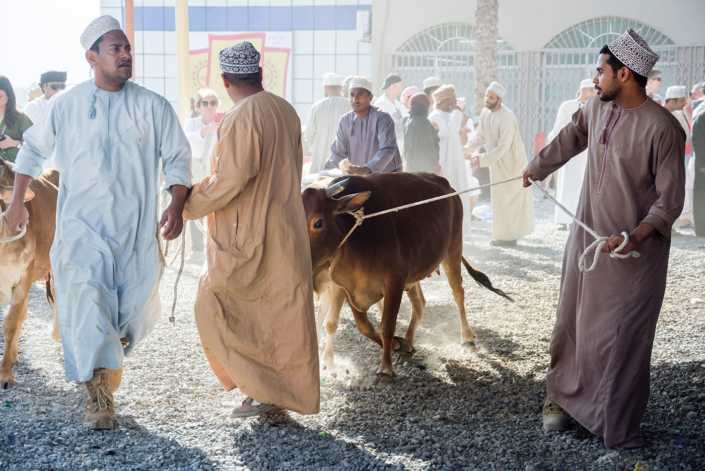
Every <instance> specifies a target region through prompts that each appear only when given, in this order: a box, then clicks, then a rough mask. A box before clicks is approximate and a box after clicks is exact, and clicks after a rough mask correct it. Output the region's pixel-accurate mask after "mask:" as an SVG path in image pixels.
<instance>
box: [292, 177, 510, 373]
mask: <svg viewBox="0 0 705 471" xmlns="http://www.w3.org/2000/svg"><path fill="white" fill-rule="evenodd" d="M452 192H453V189H452V188H451V187H450V185H449V184H448V181H447V180H446V179H445V178H442V177H439V176H437V175H433V174H430V173H388V174H373V175H369V176H366V177H356V176H351V177H347V178H345V177H341V178H337V179H335V180H333V181H332V182H331V183H330V184H329V186H328V187H327V188H316V187H309V188H305V189H304V190H303V191H302V197H303V201H304V208H305V211H306V219H307V223H308V229H309V239H310V244H311V261H312V265H313V268H314V272H318V270H319V269H320V267H323V266H325V265H326V264H329V266H330V269H329V276H330V279H331V280H332V282H333V283H335V284H336V285H338V286H340V287H341V288H342V289H343V290H344V291H345V295H346V299H347V301H348V304H349V305H350V308H351V310H352V312H353V315H354V316H355V324H356V326H357V328H358V330H359V331H360V333H362V334H363V335H365V336H366V337H368V338H370V339H372V340H373V341H375V342H376V343H378V344H379V345H380V346H382V361H381V364H380V367H379V370H378V371H377V374H378V375H382V376H386V377H392V376H393V375H394V369H393V366H392V351H401V352H405V353H407V354H410V353H413V334H414V333H415V329H416V327H417V326H418V323H419V322H420V320H421V316H422V314H423V309H422V308H421V309H420V310H417V311H420V312H416V313H412V315H415V316H416V318H412V320H411V322H410V324H409V329H408V330H407V335H405V337H404V338H401V337H395V336H394V331H395V329H396V320H397V314H398V312H399V305H400V303H401V297H402V293H403V292H404V291H405V290H407V291H409V292H410V293H412V292H414V291H415V290H416V288H415V285H417V283H418V282H419V281H421V280H423V279H424V278H426V277H427V276H429V275H430V274H431V273H432V272H433V271H435V270H436V269H437V267H438V266H439V265H440V266H442V267H443V271H444V272H445V274H446V277H447V278H448V282H449V284H450V286H451V289H452V290H453V297H454V298H455V303H456V304H457V306H458V313H459V315H460V324H461V343H462V344H465V345H474V339H475V337H474V335H473V333H472V330H471V329H470V326H469V325H468V321H467V316H466V313H465V291H464V289H463V278H462V272H461V264H463V265H465V268H466V269H467V270H468V272H469V273H470V275H471V276H472V277H473V279H474V280H475V281H476V282H477V283H478V284H480V285H481V286H484V287H485V288H487V289H489V290H491V291H493V292H495V293H497V294H499V295H500V296H503V297H505V298H507V299H509V300H511V298H509V297H508V296H507V295H506V294H505V293H504V292H503V291H501V290H499V289H497V288H494V287H493V286H492V283H491V282H490V280H489V278H488V277H487V276H486V275H485V274H484V273H482V272H479V271H477V270H475V269H473V268H472V267H471V266H470V264H469V263H468V262H467V260H465V259H464V258H463V234H462V220H463V207H462V204H461V202H460V197H458V196H453V197H450V198H446V199H443V200H439V201H435V202H433V203H428V204H424V205H420V206H416V207H413V208H409V209H404V210H402V211H399V212H395V213H390V214H385V215H382V216H377V217H374V218H370V219H366V220H365V221H364V223H363V224H362V225H361V226H359V227H358V228H357V229H356V230H355V231H353V232H352V235H351V236H350V237H349V238H348V239H347V241H346V242H345V243H344V244H343V245H342V246H341V247H340V248H339V245H340V243H341V242H342V241H343V239H344V238H345V236H346V234H348V232H349V231H350V229H351V228H352V227H353V225H354V223H355V219H354V217H353V216H351V215H349V214H347V213H348V212H351V211H356V210H358V209H359V208H361V207H362V205H363V204H364V205H365V206H364V208H365V214H372V213H376V212H378V211H383V210H386V209H391V208H397V207H400V206H403V205H406V204H410V203H414V202H417V201H421V200H425V199H429V198H434V197H437V196H441V195H447V194H449V193H452ZM333 196H337V198H333ZM418 291H419V292H416V293H415V295H416V294H417V295H418V296H419V299H420V300H422V299H423V294H420V290H418ZM383 298H384V300H385V302H384V309H383V312H382V320H381V322H380V326H379V333H377V332H376V331H375V329H374V327H373V326H372V324H371V323H370V321H369V319H368V318H367V310H368V309H369V308H370V307H371V306H372V305H373V304H375V303H377V302H378V301H380V300H381V299H383ZM422 304H423V303H422ZM412 305H413V301H412ZM412 326H413V327H412ZM409 340H411V341H409Z"/></svg>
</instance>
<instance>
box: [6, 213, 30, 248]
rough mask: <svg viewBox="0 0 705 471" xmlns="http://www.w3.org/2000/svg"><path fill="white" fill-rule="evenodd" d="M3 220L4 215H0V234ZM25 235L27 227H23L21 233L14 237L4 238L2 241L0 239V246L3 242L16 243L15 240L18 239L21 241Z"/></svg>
mask: <svg viewBox="0 0 705 471" xmlns="http://www.w3.org/2000/svg"><path fill="white" fill-rule="evenodd" d="M4 220H5V213H0V233H2V224H3V221H4ZM26 233H27V226H24V227H23V228H22V232H20V233H19V234H17V235H16V236H12V237H6V238H4V239H0V244H1V243H3V242H14V241H16V240H19V239H21V238H22V237H24V235H25V234H26Z"/></svg>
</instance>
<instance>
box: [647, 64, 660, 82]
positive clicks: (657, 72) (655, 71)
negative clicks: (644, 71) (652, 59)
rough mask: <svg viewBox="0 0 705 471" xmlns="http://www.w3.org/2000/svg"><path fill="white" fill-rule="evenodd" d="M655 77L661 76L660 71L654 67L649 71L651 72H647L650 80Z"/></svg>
mask: <svg viewBox="0 0 705 471" xmlns="http://www.w3.org/2000/svg"><path fill="white" fill-rule="evenodd" d="M657 75H661V69H657V68H656V67H654V68H653V69H651V72H649V78H650V79H652V78H654V77H656V76H657Z"/></svg>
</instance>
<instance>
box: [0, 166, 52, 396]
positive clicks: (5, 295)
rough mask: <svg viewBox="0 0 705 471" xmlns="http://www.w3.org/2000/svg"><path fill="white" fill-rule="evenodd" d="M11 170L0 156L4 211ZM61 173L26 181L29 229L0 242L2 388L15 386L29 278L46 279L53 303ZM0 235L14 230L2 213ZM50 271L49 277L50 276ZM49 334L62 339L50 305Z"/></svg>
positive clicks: (0, 199)
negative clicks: (4, 308) (52, 273)
mask: <svg viewBox="0 0 705 471" xmlns="http://www.w3.org/2000/svg"><path fill="white" fill-rule="evenodd" d="M14 180H15V173H14V171H13V170H12V165H11V164H9V163H7V162H5V161H3V160H2V159H0V183H1V184H0V209H1V210H2V211H3V212H4V211H5V210H6V209H7V206H8V205H9V203H10V200H11V199H12V191H13V188H12V186H7V184H13V183H14ZM58 183H59V172H58V171H57V170H47V171H45V172H44V173H43V174H42V175H41V176H40V177H39V178H37V179H36V180H34V181H32V183H31V184H30V185H29V190H28V192H27V193H28V194H27V195H25V207H26V208H27V211H28V212H29V224H28V225H27V233H26V234H25V235H24V237H22V238H21V239H18V240H15V241H12V242H0V304H3V305H5V306H6V305H7V304H8V303H10V301H12V304H11V305H10V309H9V310H8V311H6V313H5V319H4V321H3V323H2V332H3V335H4V336H5V350H4V352H3V356H2V360H0V388H2V389H9V388H11V387H13V386H15V380H14V376H13V374H12V363H15V362H17V360H18V357H17V349H18V343H19V340H20V330H21V329H22V324H23V323H24V321H25V319H26V318H27V299H28V296H29V290H30V288H31V287H32V283H33V282H35V281H37V280H42V279H45V278H46V285H47V299H48V300H49V302H50V304H53V299H54V297H53V294H54V289H53V281H52V278H51V276H50V270H51V262H50V261H49V250H50V249H51V244H52V243H53V242H54V230H55V228H56V200H57V196H58V192H59V190H58V188H57V185H58ZM0 222H1V223H2V227H1V228H0V239H5V238H8V237H12V236H15V235H17V233H16V232H15V231H14V230H13V229H12V228H11V227H10V226H9V225H8V224H7V221H6V220H5V219H4V216H3V218H2V221H0ZM48 275H49V276H48ZM52 338H54V340H57V341H60V336H59V324H58V321H57V319H56V309H54V328H53V331H52Z"/></svg>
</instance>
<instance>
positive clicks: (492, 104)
mask: <svg viewBox="0 0 705 471" xmlns="http://www.w3.org/2000/svg"><path fill="white" fill-rule="evenodd" d="M498 103H499V102H498V101H496V102H494V103H485V108H487V109H488V110H493V109H495V108H497V104H498Z"/></svg>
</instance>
